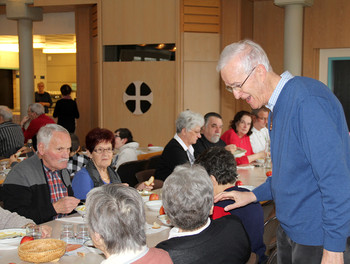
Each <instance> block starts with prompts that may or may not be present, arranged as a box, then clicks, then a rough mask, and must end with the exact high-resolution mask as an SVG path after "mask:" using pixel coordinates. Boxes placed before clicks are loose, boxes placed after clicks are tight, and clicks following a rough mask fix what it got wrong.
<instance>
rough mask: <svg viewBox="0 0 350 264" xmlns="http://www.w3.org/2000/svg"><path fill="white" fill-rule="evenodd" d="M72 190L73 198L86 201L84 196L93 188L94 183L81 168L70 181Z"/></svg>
mask: <svg viewBox="0 0 350 264" xmlns="http://www.w3.org/2000/svg"><path fill="white" fill-rule="evenodd" d="M72 188H73V192H74V196H75V197H76V198H78V199H80V200H86V195H87V194H88V192H89V191H90V190H91V189H92V188H94V182H93V181H92V179H91V177H90V175H89V173H88V171H87V170H86V169H85V168H82V169H81V170H80V171H78V172H77V173H76V174H75V176H74V178H73V181H72Z"/></svg>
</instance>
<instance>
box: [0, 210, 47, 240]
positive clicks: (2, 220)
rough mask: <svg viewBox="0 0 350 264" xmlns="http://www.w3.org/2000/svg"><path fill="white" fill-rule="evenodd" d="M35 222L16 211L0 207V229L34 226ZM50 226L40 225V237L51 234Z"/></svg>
mask: <svg viewBox="0 0 350 264" xmlns="http://www.w3.org/2000/svg"><path fill="white" fill-rule="evenodd" d="M34 226H35V223H34V222H33V220H31V219H27V218H25V217H23V216H20V215H18V214H17V213H11V212H10V211H8V210H5V209H3V208H2V207H0V229H10V228H26V227H34ZM51 232H52V228H51V227H50V226H48V225H42V226H41V238H48V237H50V236H51Z"/></svg>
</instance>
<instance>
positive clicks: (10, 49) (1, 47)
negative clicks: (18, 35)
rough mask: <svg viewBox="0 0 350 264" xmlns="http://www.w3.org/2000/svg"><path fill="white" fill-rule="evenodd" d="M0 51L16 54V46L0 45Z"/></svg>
mask: <svg viewBox="0 0 350 264" xmlns="http://www.w3.org/2000/svg"><path fill="white" fill-rule="evenodd" d="M0 51H8V52H18V44H0Z"/></svg>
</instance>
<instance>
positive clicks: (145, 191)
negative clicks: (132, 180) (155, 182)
mask: <svg viewBox="0 0 350 264" xmlns="http://www.w3.org/2000/svg"><path fill="white" fill-rule="evenodd" d="M138 192H139V194H140V195H141V196H150V195H151V194H152V193H154V192H152V191H147V190H143V191H138Z"/></svg>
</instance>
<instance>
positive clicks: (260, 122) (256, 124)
mask: <svg viewBox="0 0 350 264" xmlns="http://www.w3.org/2000/svg"><path fill="white" fill-rule="evenodd" d="M252 117H253V128H252V134H251V135H250V136H249V137H250V144H251V145H252V149H253V152H254V153H258V152H260V151H266V144H267V143H268V142H269V141H270V136H269V130H268V129H267V128H266V125H267V121H268V119H269V109H268V108H266V107H265V106H263V107H261V108H259V109H253V110H252Z"/></svg>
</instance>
